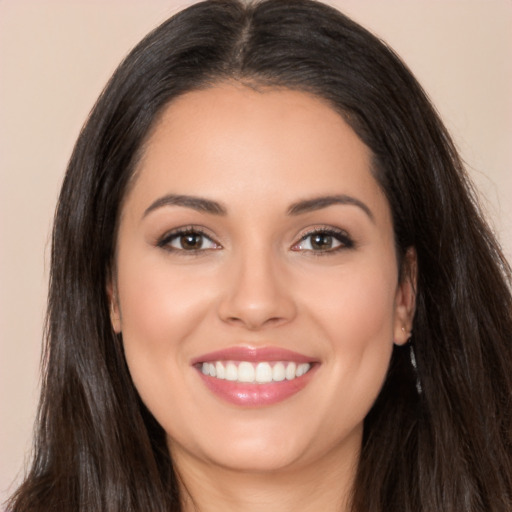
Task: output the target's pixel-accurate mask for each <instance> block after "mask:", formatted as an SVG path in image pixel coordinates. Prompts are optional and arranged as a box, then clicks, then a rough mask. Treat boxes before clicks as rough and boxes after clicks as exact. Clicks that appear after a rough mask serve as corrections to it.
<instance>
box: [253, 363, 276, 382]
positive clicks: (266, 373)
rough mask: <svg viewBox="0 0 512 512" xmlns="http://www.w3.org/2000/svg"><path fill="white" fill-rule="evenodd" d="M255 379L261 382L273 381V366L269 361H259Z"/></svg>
mask: <svg viewBox="0 0 512 512" xmlns="http://www.w3.org/2000/svg"><path fill="white" fill-rule="evenodd" d="M255 380H256V382H258V383H260V384H263V383H265V382H272V367H271V366H270V365H269V364H268V363H258V365H257V366H256V378H255Z"/></svg>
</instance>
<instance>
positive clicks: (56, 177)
mask: <svg viewBox="0 0 512 512" xmlns="http://www.w3.org/2000/svg"><path fill="white" fill-rule="evenodd" d="M190 3H192V2H183V1H176V0H174V1H173V0H167V1H163V0H137V1H135V0H110V1H108V2H104V1H100V0H88V1H86V0H82V1H76V0H60V1H58V0H44V2H43V1H41V0H0V502H1V501H2V500H3V499H5V498H6V497H7V495H8V494H9V492H11V491H12V490H13V489H14V484H13V482H14V481H19V478H20V475H21V473H20V471H21V469H22V466H23V462H24V460H25V458H26V456H27V454H28V451H29V449H30V442H31V441H30V439H31V432H32V424H33V420H34V417H35V410H36V403H37V396H38V383H39V357H40V344H41V337H42V329H43V315H44V308H45V298H46V291H47V287H46V282H47V278H48V265H49V261H48V246H49V234H50V230H51V223H52V217H53V211H54V208H55V202H56V198H57V194H58V190H59V186H60V183H61V180H62V177H63V173H64V169H65V167H66V162H67V160H68V158H69V156H70V153H71V150H72V146H73V143H74V141H75V139H76V137H77V135H78V133H79V130H80V127H81V125H82V123H83V122H84V120H85V118H86V116H87V114H88V112H89V110H90V108H91V107H92V105H93V103H94V101H95V99H96V97H97V96H98V94H99V92H100V91H101V89H102V87H103V85H104V84H105V82H106V81H107V79H108V78H109V76H110V75H111V73H112V72H113V71H114V69H115V67H116V65H117V64H118V63H119V61H120V59H121V58H122V57H123V56H124V55H125V54H126V53H127V51H128V50H129V49H130V48H131V47H132V46H133V45H134V44H135V43H136V42H137V41H138V40H139V39H140V38H141V37H142V36H143V35H144V34H145V33H146V32H148V31H149V30H150V29H151V28H153V27H154V26H155V25H156V24H157V23H159V22H160V21H163V20H164V19H165V18H166V17H167V16H168V15H169V14H171V13H174V12H176V11H177V10H179V8H181V7H183V6H186V5H188V4H190ZM330 3H332V4H333V5H336V6H338V7H339V8H340V9H342V10H343V11H345V12H346V13H347V14H349V15H352V17H353V18H354V19H355V20H356V21H359V22H361V23H362V24H363V25H364V26H366V27H367V28H370V29H371V30H373V31H374V32H375V33H377V35H379V36H381V37H382V38H383V39H385V40H386V41H387V42H388V43H389V44H390V45H391V46H392V47H393V48H394V49H395V50H396V51H397V52H398V53H399V54H400V55H401V56H402V57H403V58H404V60H405V61H406V62H407V64H408V65H409V67H410V68H411V69H412V70H413V72H414V73H415V74H416V76H417V78H418V79H419V80H420V82H421V83H422V84H423V86H424V88H425V89H426V91H427V93H428V94H429V95H430V97H431V98H432V100H433V102H434V103H435V104H436V106H437V108H438V110H439V111H440V113H441V116H442V117H443V119H444V121H445V122H446V124H447V126H448V128H449V130H450V131H451V132H452V135H453V136H454V138H455V141H456V143H457V145H458V147H459V148H460V151H461V152H462V155H463V157H464V159H465V161H466V162H467V165H468V169H469V171H470V174H471V175H472V176H473V178H474V180H475V182H476V184H477V186H478V188H479V190H480V191H481V192H482V195H483V196H484V198H485V199H484V200H483V204H484V207H485V209H486V211H487V212H488V216H489V219H490V221H491V222H492V224H493V225H494V226H495V228H496V230H497V232H498V234H499V236H500V238H501V240H502V242H503V245H504V249H505V253H506V254H507V256H508V257H509V259H512V258H511V256H512V201H510V195H511V193H512V94H511V93H510V91H512V2H511V1H510V0H442V1H441V0H408V1H406V0H401V1H388V0H386V1H383V0H339V1H331V2H330ZM425 222H428V219H427V218H426V219H425Z"/></svg>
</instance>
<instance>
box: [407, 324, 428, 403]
mask: <svg viewBox="0 0 512 512" xmlns="http://www.w3.org/2000/svg"><path fill="white" fill-rule="evenodd" d="M402 331H403V332H404V333H405V327H402ZM411 337H412V331H410V332H409V339H408V341H407V343H408V345H409V359H410V360H411V366H412V367H413V370H414V374H415V375H416V390H417V391H418V394H421V393H423V388H422V387H421V382H420V376H419V373H418V363H417V362H416V354H415V353H414V347H413V343H412V340H411Z"/></svg>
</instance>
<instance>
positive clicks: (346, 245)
mask: <svg viewBox="0 0 512 512" xmlns="http://www.w3.org/2000/svg"><path fill="white" fill-rule="evenodd" d="M187 235H196V236H200V237H201V240H202V244H204V242H205V240H208V241H209V242H211V243H212V244H214V245H215V247H208V248H203V247H199V248H197V249H194V248H192V249H184V248H183V247H182V248H177V247H172V245H171V243H172V242H173V241H175V240H177V239H179V238H180V237H184V236H187ZM314 235H323V236H326V237H331V238H332V239H334V240H336V241H337V242H339V244H340V245H339V246H337V247H334V248H331V249H319V250H314V249H301V248H300V247H299V246H300V245H301V244H303V243H304V242H305V241H307V240H308V238H311V237H313V236H314ZM156 245H157V247H160V248H162V249H165V250H167V251H169V252H175V253H181V254H183V255H194V254H196V255H197V254H199V253H201V252H204V251H211V250H217V249H221V248H222V246H221V245H220V244H219V243H218V242H216V241H215V240H213V239H212V238H211V236H209V235H207V234H206V233H205V231H204V230H203V229H201V228H199V227H196V226H186V227H183V228H177V229H175V230H173V231H171V232H168V233H166V234H165V235H163V236H162V237H161V238H160V239H159V240H158V241H157V243H156ZM354 246H355V244H354V241H353V240H352V238H351V237H350V236H349V235H348V233H347V232H346V231H343V230H341V229H336V228H333V227H325V228H315V229H312V230H310V231H308V232H307V233H305V234H304V235H303V236H302V237H301V238H300V240H299V241H298V242H297V243H295V244H293V246H292V247H291V250H293V251H297V252H299V251H303V252H308V253H311V254H314V255H315V256H324V255H328V254H333V253H337V252H339V251H343V250H346V249H352V248H354Z"/></svg>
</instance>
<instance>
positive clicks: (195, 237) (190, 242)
mask: <svg viewBox="0 0 512 512" xmlns="http://www.w3.org/2000/svg"><path fill="white" fill-rule="evenodd" d="M180 243H181V246H182V247H183V249H188V250H193V249H201V247H202V245H203V236H202V235H200V234H198V233H186V234H184V235H181V236H180Z"/></svg>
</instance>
